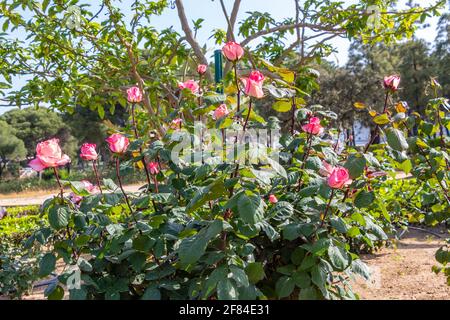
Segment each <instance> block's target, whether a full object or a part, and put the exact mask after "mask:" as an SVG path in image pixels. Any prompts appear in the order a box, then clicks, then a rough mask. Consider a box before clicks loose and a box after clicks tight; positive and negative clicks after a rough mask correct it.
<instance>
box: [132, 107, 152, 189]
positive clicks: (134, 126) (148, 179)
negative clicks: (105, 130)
mask: <svg viewBox="0 0 450 320" xmlns="http://www.w3.org/2000/svg"><path fill="white" fill-rule="evenodd" d="M131 119H132V121H133V130H134V137H135V138H136V140H139V133H138V130H137V124H136V117H135V104H134V103H133V104H132V106H131ZM139 152H140V154H142V147H139ZM141 162H142V165H143V166H144V170H145V176H146V178H147V190H148V189H150V174H149V172H148V168H147V163H146V161H145V157H143V158H142V160H141Z"/></svg>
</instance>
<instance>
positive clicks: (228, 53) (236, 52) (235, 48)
mask: <svg viewBox="0 0 450 320" xmlns="http://www.w3.org/2000/svg"><path fill="white" fill-rule="evenodd" d="M222 53H223V55H224V56H225V57H226V58H227V59H228V60H230V61H238V60H240V59H241V58H242V57H243V56H244V49H243V48H242V47H241V46H240V45H239V44H238V43H236V42H233V41H230V42H227V43H226V44H225V46H224V47H223V48H222Z"/></svg>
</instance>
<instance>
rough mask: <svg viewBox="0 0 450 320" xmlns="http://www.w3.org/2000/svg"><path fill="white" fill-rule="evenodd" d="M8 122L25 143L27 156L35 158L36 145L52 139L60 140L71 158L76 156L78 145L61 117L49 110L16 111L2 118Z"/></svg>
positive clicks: (1, 118)
mask: <svg viewBox="0 0 450 320" xmlns="http://www.w3.org/2000/svg"><path fill="white" fill-rule="evenodd" d="M0 120H3V121H5V122H7V123H8V124H9V125H10V126H11V127H12V128H13V129H14V130H15V132H16V135H17V137H18V138H19V139H21V140H22V141H23V143H24V144H25V148H26V152H27V153H26V155H27V156H29V157H33V156H34V154H35V151H36V143H37V142H39V141H43V140H47V139H50V138H54V137H56V138H59V139H60V142H61V145H62V147H63V149H64V151H65V152H66V153H67V154H68V155H69V156H71V157H74V156H75V155H76V151H77V150H76V149H77V143H76V142H75V140H74V137H73V135H72V134H71V131H70V128H67V126H66V124H65V123H64V121H63V119H62V117H61V115H59V114H58V113H56V112H53V111H51V110H48V109H43V108H41V109H37V110H36V109H33V108H27V109H22V110H20V109H16V110H11V111H8V112H6V113H5V114H3V115H2V116H0Z"/></svg>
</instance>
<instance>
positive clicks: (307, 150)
mask: <svg viewBox="0 0 450 320" xmlns="http://www.w3.org/2000/svg"><path fill="white" fill-rule="evenodd" d="M312 141H313V134H312V133H310V134H308V141H307V143H308V146H307V148H306V150H305V154H304V155H303V161H302V162H303V163H302V167H301V171H302V172H301V173H300V178H299V179H298V188H297V191H300V188H301V187H302V180H303V171H304V170H305V167H306V160H308V157H309V151H310V150H311V147H312Z"/></svg>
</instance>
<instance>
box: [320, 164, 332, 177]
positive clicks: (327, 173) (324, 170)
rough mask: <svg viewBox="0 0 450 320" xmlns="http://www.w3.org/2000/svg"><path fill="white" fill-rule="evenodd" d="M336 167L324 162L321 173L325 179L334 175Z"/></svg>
mask: <svg viewBox="0 0 450 320" xmlns="http://www.w3.org/2000/svg"><path fill="white" fill-rule="evenodd" d="M333 170H334V167H333V166H332V165H331V164H329V163H328V162H326V161H325V160H323V161H322V168H320V170H319V173H320V174H321V175H322V176H324V177H329V176H330V175H331V174H332V173H333Z"/></svg>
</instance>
